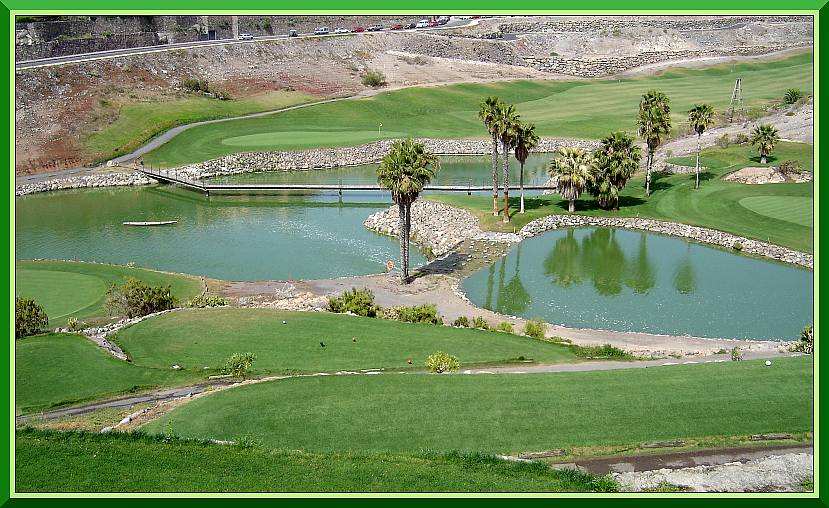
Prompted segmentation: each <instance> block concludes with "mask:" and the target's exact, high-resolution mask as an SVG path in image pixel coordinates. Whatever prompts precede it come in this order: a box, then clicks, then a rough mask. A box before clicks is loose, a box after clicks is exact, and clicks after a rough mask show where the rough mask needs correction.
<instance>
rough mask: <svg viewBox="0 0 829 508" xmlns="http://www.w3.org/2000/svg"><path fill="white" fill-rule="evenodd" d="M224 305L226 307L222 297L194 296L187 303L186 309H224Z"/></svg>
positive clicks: (225, 300)
mask: <svg viewBox="0 0 829 508" xmlns="http://www.w3.org/2000/svg"><path fill="white" fill-rule="evenodd" d="M225 305H227V299H226V298H224V297H223V296H218V295H207V294H204V295H199V296H194V297H193V298H192V299H191V300H190V301H189V302H187V306H188V307H193V308H196V309H203V308H205V307H224V306H225Z"/></svg>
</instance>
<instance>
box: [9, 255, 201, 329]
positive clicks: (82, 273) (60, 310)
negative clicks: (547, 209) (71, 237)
mask: <svg viewBox="0 0 829 508" xmlns="http://www.w3.org/2000/svg"><path fill="white" fill-rule="evenodd" d="M128 277H135V278H136V279H140V280H142V281H144V282H146V283H147V284H149V285H151V286H160V285H164V286H166V285H168V284H169V285H170V287H171V289H172V292H173V295H175V296H176V297H177V298H178V299H179V300H181V301H184V300H187V299H188V298H191V297H193V296H195V295H197V294H199V293H200V292H201V290H202V286H201V281H200V280H199V279H197V278H196V277H191V276H187V275H178V274H172V273H164V272H157V271H154V270H146V269H142V268H130V267H127V266H120V265H106V264H97V263H82V262H75V261H17V263H16V265H15V295H17V296H27V297H30V298H34V299H35V301H36V302H38V303H39V304H40V305H43V308H44V309H45V310H46V315H48V316H49V326H59V325H63V324H65V323H66V320H67V319H69V318H70V317H76V318H78V319H79V320H81V321H84V320H85V321H90V322H94V321H99V320H103V319H105V318H106V311H105V309H104V302H105V298H106V290H107V288H108V287H109V286H110V285H111V284H114V283H117V284H121V283H123V282H124V281H125V280H126V279H127V278H128Z"/></svg>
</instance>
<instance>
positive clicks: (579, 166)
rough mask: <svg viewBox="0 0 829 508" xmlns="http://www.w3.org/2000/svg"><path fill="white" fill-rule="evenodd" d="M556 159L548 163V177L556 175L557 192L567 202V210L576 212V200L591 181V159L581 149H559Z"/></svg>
mask: <svg viewBox="0 0 829 508" xmlns="http://www.w3.org/2000/svg"><path fill="white" fill-rule="evenodd" d="M558 155H559V156H558V158H556V159H553V160H552V162H551V163H550V169H549V173H550V175H558V192H559V194H561V197H562V198H563V199H566V200H567V201H568V202H569V206H568V210H569V211H571V212H575V211H576V200H577V199H578V198H579V195H580V194H581V193H582V192H583V191H584V190H585V189H586V188H587V186H588V185H589V184H590V182H591V181H592V177H593V176H592V173H591V170H590V165H591V163H592V158H591V157H590V154H589V153H588V152H586V151H584V150H583V149H582V148H559V149H558Z"/></svg>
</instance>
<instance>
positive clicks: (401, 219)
mask: <svg viewBox="0 0 829 508" xmlns="http://www.w3.org/2000/svg"><path fill="white" fill-rule="evenodd" d="M397 215H398V220H397V225H398V228H399V230H400V231H399V233H398V236H399V237H400V283H401V284H406V283H407V282H409V277H408V274H407V273H406V272H407V271H408V270H407V268H406V244H407V243H408V240H409V237H408V236H407V234H406V205H404V204H403V203H402V202H401V203H398V204H397Z"/></svg>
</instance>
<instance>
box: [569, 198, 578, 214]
mask: <svg viewBox="0 0 829 508" xmlns="http://www.w3.org/2000/svg"><path fill="white" fill-rule="evenodd" d="M567 211H569V212H575V211H576V200H575V199H571V200H570V203H569V205H568V206H567Z"/></svg>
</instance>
